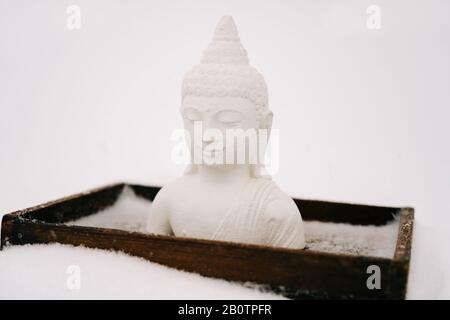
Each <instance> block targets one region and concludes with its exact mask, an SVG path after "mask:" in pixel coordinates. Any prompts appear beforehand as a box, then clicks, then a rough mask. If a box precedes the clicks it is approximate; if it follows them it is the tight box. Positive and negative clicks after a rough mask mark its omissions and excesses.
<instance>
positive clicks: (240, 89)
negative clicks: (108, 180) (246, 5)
mask: <svg viewBox="0 0 450 320" xmlns="http://www.w3.org/2000/svg"><path fill="white" fill-rule="evenodd" d="M181 115H182V117H183V121H184V127H185V129H186V132H187V133H189V136H190V139H187V140H188V146H189V147H190V151H191V154H192V162H193V163H192V164H191V165H190V166H189V168H188V170H187V171H186V173H185V174H184V176H182V177H181V178H178V179H176V180H175V181H173V182H171V183H169V184H167V185H165V186H164V187H163V188H162V189H161V190H160V191H159V193H158V194H157V196H156V198H155V200H154V202H153V204H152V209H151V212H150V214H149V218H148V225H147V231H148V232H150V233H156V234H164V235H175V236H177V237H191V238H201V239H210V240H221V241H232V242H241V243H252V244H259V245H268V246H277V247H287V248H297V249H302V248H304V246H305V236H304V227H303V222H302V218H301V215H300V212H299V210H298V208H297V206H296V205H295V203H294V201H293V200H292V199H291V198H290V197H289V196H287V195H286V194H285V193H284V192H282V191H281V190H280V189H279V188H278V186H277V185H276V184H275V183H274V182H273V181H272V180H271V179H270V178H268V177H265V176H263V175H262V174H261V170H262V169H263V161H262V160H260V159H257V160H256V161H255V157H254V156H252V155H251V154H252V152H250V150H254V149H251V148H250V147H249V146H248V145H247V144H246V145H245V147H244V161H242V158H240V159H241V160H239V159H238V158H239V156H238V154H239V151H242V150H238V149H239V148H236V146H233V145H232V147H229V146H230V144H229V142H230V141H231V139H228V140H227V141H225V142H224V141H217V140H218V139H217V137H218V136H220V135H219V134H222V137H227V134H228V132H230V131H231V132H233V131H234V132H241V133H242V132H248V131H249V130H250V131H251V130H254V131H255V132H256V136H257V137H258V143H259V141H261V132H264V130H265V132H266V133H267V136H268V133H270V129H271V126H272V116H273V115H272V112H271V111H270V110H269V109H268V94H267V87H266V84H265V81H264V78H263V77H262V76H261V74H260V73H259V72H258V71H257V70H256V69H254V68H253V67H251V66H250V65H249V60H248V57H247V53H246V51H245V49H244V48H243V47H242V45H241V43H240V40H239V36H238V32H237V29H236V26H235V24H234V21H233V18H232V17H230V16H225V17H223V18H222V19H221V20H220V22H219V24H218V25H217V27H216V30H215V33H214V37H213V40H212V43H211V44H210V45H209V47H208V48H207V49H206V51H205V52H204V55H203V59H202V61H201V63H200V64H199V65H197V66H195V67H194V68H193V69H191V70H190V71H189V72H188V73H187V74H186V76H185V78H184V81H183V88H182V104H181ZM198 128H201V129H200V137H198V133H199V131H198ZM208 131H209V132H208ZM211 132H212V133H215V134H211ZM196 134H197V136H196ZM250 140H251V139H249V138H248V137H246V138H245V141H246V142H247V143H249V142H250ZM253 142H254V141H253ZM262 148H263V147H262ZM218 159H220V160H222V161H219V160H218Z"/></svg>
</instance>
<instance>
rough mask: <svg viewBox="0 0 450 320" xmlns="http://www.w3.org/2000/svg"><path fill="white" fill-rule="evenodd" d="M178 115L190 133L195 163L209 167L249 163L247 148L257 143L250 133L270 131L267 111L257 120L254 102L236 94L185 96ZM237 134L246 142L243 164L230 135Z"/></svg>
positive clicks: (249, 148) (189, 143) (235, 142)
mask: <svg viewBox="0 0 450 320" xmlns="http://www.w3.org/2000/svg"><path fill="white" fill-rule="evenodd" d="M181 115H182V118H183V121H184V127H185V129H186V131H187V132H188V133H189V138H188V146H189V147H190V150H191V154H192V155H193V158H194V159H193V160H194V163H195V164H204V165H210V166H217V165H221V164H227V165H230V164H243V163H244V164H245V163H248V161H249V159H250V157H249V150H253V149H252V146H251V144H252V143H258V142H257V141H258V139H257V140H256V141H251V140H252V139H251V138H250V137H249V136H250V135H252V134H255V135H256V137H258V136H259V131H260V130H258V129H263V130H264V129H266V130H270V126H271V122H272V113H271V112H270V111H269V112H267V113H266V114H265V115H263V117H262V120H261V121H260V122H258V121H257V111H256V107H255V105H254V104H253V103H252V102H251V101H249V100H248V99H244V98H239V97H199V96H186V97H184V99H183V104H182V106H181ZM252 132H253V133H252ZM239 134H241V135H242V134H244V135H245V137H244V139H245V141H246V144H245V146H244V149H243V150H244V151H243V152H244V156H245V160H244V162H243V163H242V157H241V156H242V154H241V155H240V154H239V152H242V150H240V148H239V143H238V142H237V140H236V138H233V135H234V137H236V136H239ZM232 140H234V144H232V143H233V142H232ZM200 158H201V159H200ZM240 160H241V162H240Z"/></svg>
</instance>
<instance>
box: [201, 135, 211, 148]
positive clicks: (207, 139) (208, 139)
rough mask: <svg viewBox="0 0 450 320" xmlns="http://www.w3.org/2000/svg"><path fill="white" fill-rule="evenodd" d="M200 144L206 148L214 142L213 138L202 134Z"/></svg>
mask: <svg viewBox="0 0 450 320" xmlns="http://www.w3.org/2000/svg"><path fill="white" fill-rule="evenodd" d="M202 142H203V147H205V146H207V145H208V144H210V143H212V142H214V137H213V136H211V135H207V134H206V135H205V134H204V133H203V138H202Z"/></svg>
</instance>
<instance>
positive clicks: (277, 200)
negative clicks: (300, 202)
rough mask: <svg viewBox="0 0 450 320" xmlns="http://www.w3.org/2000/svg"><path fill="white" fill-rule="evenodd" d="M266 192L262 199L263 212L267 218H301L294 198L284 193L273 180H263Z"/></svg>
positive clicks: (283, 219)
mask: <svg viewBox="0 0 450 320" xmlns="http://www.w3.org/2000/svg"><path fill="white" fill-rule="evenodd" d="M261 183H264V184H265V185H266V186H267V188H268V192H267V195H266V197H265V199H264V206H263V214H264V216H265V218H267V219H269V220H280V221H286V220H296V219H298V218H300V219H301V215H300V211H299V209H298V207H297V205H296V204H295V202H294V200H293V199H292V198H291V197H290V196H289V195H288V194H287V193H285V192H284V191H283V190H282V189H281V188H280V187H278V185H277V184H276V183H275V182H274V181H271V180H269V181H265V182H262V181H261Z"/></svg>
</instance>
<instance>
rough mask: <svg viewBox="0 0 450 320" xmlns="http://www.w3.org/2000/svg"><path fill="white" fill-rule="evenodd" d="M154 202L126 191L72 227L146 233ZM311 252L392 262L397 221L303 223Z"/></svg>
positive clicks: (126, 189) (73, 222)
mask: <svg viewBox="0 0 450 320" xmlns="http://www.w3.org/2000/svg"><path fill="white" fill-rule="evenodd" d="M150 207H151V201H148V200H146V199H143V198H141V197H138V196H136V195H135V194H134V192H133V191H132V190H131V189H130V188H125V189H124V191H123V192H122V194H121V195H120V197H119V199H118V200H117V202H116V203H115V204H114V205H113V206H111V207H109V208H107V209H105V210H102V211H100V212H98V213H96V214H92V215H89V216H86V217H83V218H80V219H78V220H76V221H72V222H69V223H68V224H70V225H79V226H88V227H101V228H111V229H119V230H127V231H138V232H145V225H146V221H147V216H148V214H149V212H150ZM304 223H305V236H306V243H307V248H308V249H309V250H315V251H322V252H331V253H345V254H352V255H364V256H376V257H386V258H392V257H393V256H394V250H395V244H396V241H397V234H398V221H397V220H393V221H392V222H391V223H389V224H386V225H383V226H360V225H351V224H345V223H330V222H318V221H304Z"/></svg>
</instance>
